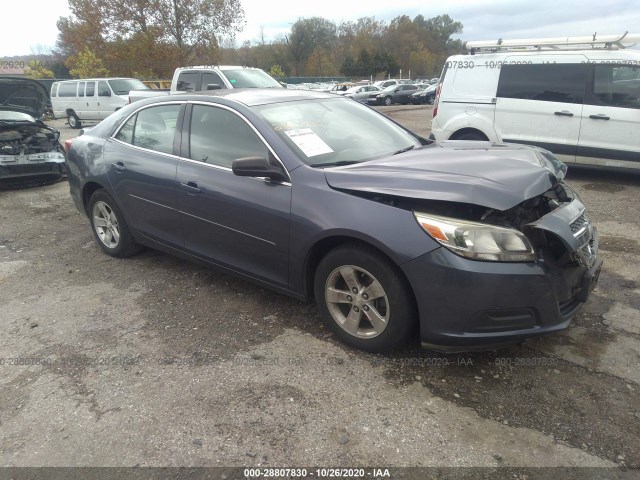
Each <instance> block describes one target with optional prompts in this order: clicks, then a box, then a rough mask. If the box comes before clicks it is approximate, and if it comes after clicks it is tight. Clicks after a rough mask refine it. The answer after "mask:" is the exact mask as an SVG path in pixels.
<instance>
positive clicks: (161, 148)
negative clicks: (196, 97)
mask: <svg viewBox="0 0 640 480" xmlns="http://www.w3.org/2000/svg"><path fill="white" fill-rule="evenodd" d="M180 108H181V105H161V106H158V107H150V108H145V109H144V110H140V111H139V112H138V113H137V114H136V115H134V116H133V117H131V118H130V119H129V120H128V121H127V123H125V124H124V125H123V126H122V128H120V130H119V131H118V133H117V134H116V136H115V138H116V139H117V140H120V141H122V142H125V143H129V144H131V145H135V146H137V147H140V148H146V149H148V150H154V151H156V152H161V153H173V138H174V136H175V133H176V123H177V121H178V115H179V114H180Z"/></svg>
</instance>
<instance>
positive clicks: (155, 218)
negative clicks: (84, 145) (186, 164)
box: [104, 103, 184, 247]
mask: <svg viewBox="0 0 640 480" xmlns="http://www.w3.org/2000/svg"><path fill="white" fill-rule="evenodd" d="M183 105H184V104H180V103H170V104H162V105H158V106H150V107H146V108H143V109H141V110H139V111H138V112H137V113H136V114H134V115H132V116H131V117H130V118H129V119H128V120H127V121H126V122H125V123H124V125H123V126H122V127H121V128H120V129H119V130H118V132H117V133H116V134H115V135H114V136H113V137H112V138H110V139H109V140H108V141H107V143H106V145H105V148H104V157H105V159H106V162H107V166H108V167H107V168H108V177H109V181H110V183H111V187H112V189H113V191H114V192H115V194H116V200H117V202H118V204H119V205H120V206H121V207H122V209H123V210H124V212H125V215H127V220H128V221H129V222H130V223H131V226H132V227H133V228H135V229H136V230H137V231H139V232H140V233H142V234H143V235H145V236H147V237H149V238H151V239H153V240H156V241H159V242H162V243H164V244H166V245H170V246H175V247H182V245H183V236H182V227H181V225H180V218H179V215H178V210H177V198H176V166H177V164H178V157H177V155H175V153H177V152H178V151H179V140H180V139H179V135H177V133H176V132H177V131H178V130H179V128H178V125H179V124H180V123H181V122H182V116H183V113H182V108H183Z"/></svg>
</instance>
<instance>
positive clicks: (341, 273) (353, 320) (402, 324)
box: [314, 245, 415, 352]
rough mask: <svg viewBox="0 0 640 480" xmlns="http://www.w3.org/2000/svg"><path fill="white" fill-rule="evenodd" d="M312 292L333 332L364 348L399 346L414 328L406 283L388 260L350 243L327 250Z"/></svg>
mask: <svg viewBox="0 0 640 480" xmlns="http://www.w3.org/2000/svg"><path fill="white" fill-rule="evenodd" d="M314 291H315V298H316V303H317V305H318V308H319V310H320V312H321V314H322V316H323V317H324V320H325V323H326V325H327V326H328V327H329V329H331V330H332V331H333V333H335V334H336V335H337V336H338V337H339V338H340V339H341V340H342V341H343V342H345V343H347V344H349V345H351V346H353V347H356V348H360V349H362V350H366V351H369V352H382V351H388V350H391V349H393V348H395V347H398V346H400V345H402V344H403V343H405V342H406V340H407V338H408V336H409V334H410V333H411V331H412V329H413V325H414V324H415V307H414V301H413V296H412V295H411V293H410V290H409V287H408V285H407V284H406V281H405V280H404V278H403V277H402V275H401V274H400V273H399V272H398V270H397V267H396V266H395V265H393V263H391V261H390V260H389V259H387V258H386V257H385V256H384V255H382V254H380V253H379V252H377V251H376V250H374V249H371V248H368V247H365V246H360V245H346V246H342V247H338V248H336V249H335V250H332V251H331V252H329V253H328V254H327V255H326V256H325V257H324V258H323V259H322V261H321V262H320V264H319V265H318V268H317V270H316V274H315V283H314Z"/></svg>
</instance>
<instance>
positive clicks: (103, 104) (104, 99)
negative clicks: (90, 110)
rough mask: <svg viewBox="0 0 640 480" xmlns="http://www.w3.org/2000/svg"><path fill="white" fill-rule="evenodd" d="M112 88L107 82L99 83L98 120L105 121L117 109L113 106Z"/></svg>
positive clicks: (101, 81)
mask: <svg viewBox="0 0 640 480" xmlns="http://www.w3.org/2000/svg"><path fill="white" fill-rule="evenodd" d="M112 95H113V93H112V92H111V87H109V84H108V83H107V82H106V81H105V80H100V81H99V82H98V98H97V102H96V103H97V110H98V114H97V116H96V120H104V119H105V118H107V117H108V116H109V115H111V114H112V113H113V112H114V111H115V109H114V108H112V106H111V96H112Z"/></svg>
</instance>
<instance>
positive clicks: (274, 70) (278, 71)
mask: <svg viewBox="0 0 640 480" xmlns="http://www.w3.org/2000/svg"><path fill="white" fill-rule="evenodd" d="M269 75H271V76H272V77H274V78H282V77H284V76H285V73H284V70H282V67H281V66H280V65H277V64H276V65H272V66H271V68H270V69H269Z"/></svg>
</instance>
